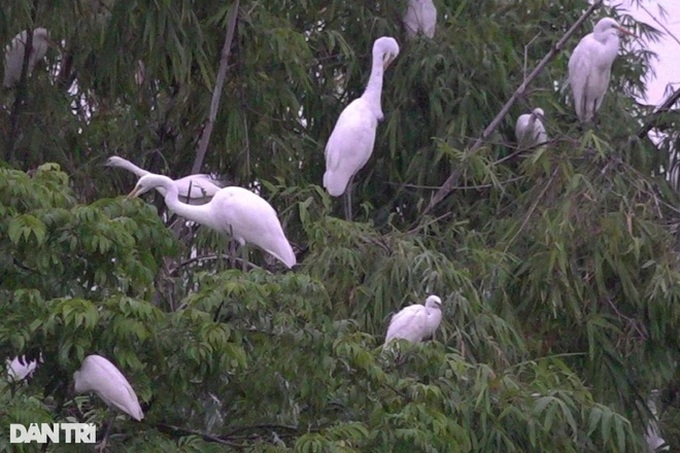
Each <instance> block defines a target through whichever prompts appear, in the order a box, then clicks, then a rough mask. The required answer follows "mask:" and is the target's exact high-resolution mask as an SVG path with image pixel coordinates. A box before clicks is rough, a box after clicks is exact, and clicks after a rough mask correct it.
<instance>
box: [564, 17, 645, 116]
mask: <svg viewBox="0 0 680 453" xmlns="http://www.w3.org/2000/svg"><path fill="white" fill-rule="evenodd" d="M619 33H625V34H627V35H631V36H635V35H634V34H633V33H631V32H630V31H628V30H626V29H625V28H623V27H622V26H620V25H619V23H618V22H616V21H615V20H614V19H612V18H610V17H605V18H604V19H600V21H599V22H598V23H597V24H595V28H594V30H593V32H592V33H589V34H587V35H586V36H584V37H583V38H582V39H581V41H579V43H578V45H577V46H576V48H575V49H574V51H573V52H572V54H571V57H570V58H569V84H570V85H571V91H572V93H573V95H574V108H575V109H576V115H577V116H578V119H579V121H581V123H587V122H589V121H590V120H592V119H593V116H595V113H596V112H597V111H598V110H599V109H600V106H601V105H602V99H604V95H605V94H606V93H607V88H608V87H609V78H610V76H611V70H612V64H613V63H614V60H615V59H616V55H617V54H618V52H619Z"/></svg>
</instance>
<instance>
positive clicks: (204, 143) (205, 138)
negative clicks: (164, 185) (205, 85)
mask: <svg viewBox="0 0 680 453" xmlns="http://www.w3.org/2000/svg"><path fill="white" fill-rule="evenodd" d="M238 7H239V0H234V3H232V5H231V10H230V11H229V26H228V28H227V37H226V38H225V40H224V47H222V55H221V57H220V67H219V69H218V70H217V79H215V89H214V90H213V95H212V101H211V102H210V113H209V114H208V121H207V123H206V125H205V127H204V128H203V133H202V134H201V140H200V141H199V143H198V151H196V159H195V160H194V165H193V166H192V167H191V173H193V174H196V173H199V172H200V171H201V167H202V166H203V160H204V159H205V153H206V151H207V150H208V144H209V143H210V135H211V134H212V130H213V126H214V125H215V118H217V109H218V108H219V106H220V98H221V97H222V87H224V79H225V78H226V77H227V65H228V61H229V51H230V50H231V43H232V41H233V40H234V30H235V29H236V19H237V16H238Z"/></svg>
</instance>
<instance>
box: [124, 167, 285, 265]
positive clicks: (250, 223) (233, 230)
mask: <svg viewBox="0 0 680 453" xmlns="http://www.w3.org/2000/svg"><path fill="white" fill-rule="evenodd" d="M155 188H162V189H164V190H165V191H166V195H165V204H166V205H167V206H168V208H170V210H172V211H173V212H175V213H176V214H178V215H180V216H182V217H185V218H187V219H189V220H193V221H194V222H197V223H200V224H201V225H205V226H207V227H210V228H212V229H213V230H216V231H219V232H223V233H227V234H229V235H231V237H232V238H233V239H234V240H236V241H237V242H239V243H240V244H241V246H244V245H245V244H246V243H247V242H249V243H253V244H255V245H257V246H258V247H260V248H262V249H263V250H265V251H266V252H268V253H269V254H271V255H273V256H274V257H275V258H276V259H278V260H279V261H281V262H282V263H283V264H285V265H286V267H288V268H291V267H293V266H295V264H296V262H297V261H296V258H295V253H294V252H293V248H292V247H291V246H290V243H289V242H288V239H286V235H285V234H284V233H283V228H282V227H281V222H279V219H278V216H277V214H276V211H275V210H274V208H272V206H271V205H270V204H269V203H267V201H265V200H264V199H263V198H261V197H260V196H258V195H256V194H254V193H253V192H251V191H249V190H246V189H244V188H242V187H235V186H230V187H225V188H223V189H220V190H219V191H217V193H216V194H215V195H214V196H213V198H212V200H210V201H209V202H208V203H206V204H203V205H199V206H191V205H188V204H186V203H182V202H181V201H180V200H179V191H178V188H177V185H175V184H174V181H173V180H172V179H170V178H168V177H167V176H162V175H146V176H142V177H141V178H140V179H139V181H138V182H137V185H136V186H135V188H134V189H133V190H132V192H130V194H129V195H128V198H134V197H137V196H139V195H141V194H143V193H146V192H148V191H149V190H151V189H155ZM244 264H245V261H244Z"/></svg>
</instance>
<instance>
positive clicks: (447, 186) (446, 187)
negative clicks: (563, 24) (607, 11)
mask: <svg viewBox="0 0 680 453" xmlns="http://www.w3.org/2000/svg"><path fill="white" fill-rule="evenodd" d="M602 2H603V0H597V1H596V2H595V3H593V4H592V5H591V6H590V8H588V9H587V10H586V11H585V12H584V13H583V14H582V15H581V17H579V18H578V20H577V21H576V22H574V25H572V26H571V28H570V29H569V30H567V32H566V33H565V34H564V35H563V36H562V37H561V38H560V40H559V41H557V44H555V45H554V46H553V48H552V49H550V52H548V53H547V54H546V55H545V57H543V59H542V60H541V61H540V62H539V63H538V65H536V67H535V68H534V70H533V71H531V73H530V74H529V75H528V76H527V77H526V78H525V79H524V81H523V82H522V84H521V85H520V86H519V88H517V90H515V92H514V93H513V94H512V96H510V99H508V101H507V102H506V103H505V105H504V106H503V108H502V109H501V111H500V112H498V114H497V115H496V117H495V118H494V119H493V121H491V123H490V124H489V125H488V126H487V127H486V129H484V132H482V135H481V136H480V137H479V138H478V139H477V141H476V142H475V143H474V144H473V145H472V147H471V148H470V149H469V150H468V151H467V152H468V154H469V155H472V154H474V153H476V152H477V151H479V149H480V148H481V147H482V145H483V144H484V142H485V141H486V140H487V139H488V138H489V136H491V134H492V133H493V132H494V131H495V130H496V128H497V127H498V126H499V125H500V124H501V121H502V120H503V118H504V117H505V115H507V114H508V112H509V111H510V108H511V107H512V106H513V104H514V103H515V102H516V101H517V99H518V98H519V97H520V96H521V95H523V94H524V92H525V91H526V89H527V88H528V86H529V84H530V83H531V82H532V81H533V80H534V79H535V78H536V76H538V74H539V73H540V72H541V71H542V70H543V68H544V67H545V66H546V65H547V64H548V63H549V62H550V61H551V60H552V59H553V58H554V57H555V56H556V55H557V54H558V53H559V52H560V51H561V50H562V48H563V46H564V44H565V43H566V42H567V40H568V39H569V38H570V37H571V36H572V35H573V34H574V32H576V30H577V29H578V28H579V27H580V26H581V24H583V22H585V20H586V19H587V18H588V17H589V16H590V15H591V14H593V12H594V11H595V10H596V9H598V8H599V7H600V6H602ZM460 173H461V172H460V170H459V169H456V170H454V171H453V172H451V174H450V175H449V177H448V178H447V180H446V181H444V184H442V186H441V187H440V188H439V190H438V191H437V192H436V193H435V194H434V196H433V197H432V199H431V200H430V204H429V205H427V208H425V211H424V212H423V214H427V213H428V212H430V211H431V210H432V209H433V208H434V207H435V206H436V205H437V204H439V203H440V202H441V201H442V200H444V198H446V197H447V196H448V195H449V194H450V193H451V192H452V191H453V188H454V187H456V186H457V185H458V179H459V178H460Z"/></svg>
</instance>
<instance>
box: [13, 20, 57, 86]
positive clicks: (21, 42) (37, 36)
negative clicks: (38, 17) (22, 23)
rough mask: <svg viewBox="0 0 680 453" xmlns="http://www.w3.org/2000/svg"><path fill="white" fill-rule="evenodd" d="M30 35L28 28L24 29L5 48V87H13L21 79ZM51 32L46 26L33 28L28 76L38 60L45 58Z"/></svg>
mask: <svg viewBox="0 0 680 453" xmlns="http://www.w3.org/2000/svg"><path fill="white" fill-rule="evenodd" d="M27 38H28V35H27V33H26V30H24V31H22V32H21V33H19V34H18V35H16V36H15V37H14V39H12V43H11V44H10V45H8V46H7V47H6V49H5V79H4V81H3V85H4V86H5V88H9V87H13V86H14V85H16V84H17V83H18V82H19V79H21V69H22V67H23V65H24V52H25V49H26V42H27ZM49 43H50V41H49V33H48V32H47V29H45V28H42V27H41V28H36V29H35V30H33V41H32V42H31V53H30V54H29V56H28V68H27V71H28V73H27V76H30V75H31V73H32V72H33V69H34V68H35V65H36V64H37V63H38V61H40V60H42V59H43V58H45V54H46V53H47V47H48V45H49Z"/></svg>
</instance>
